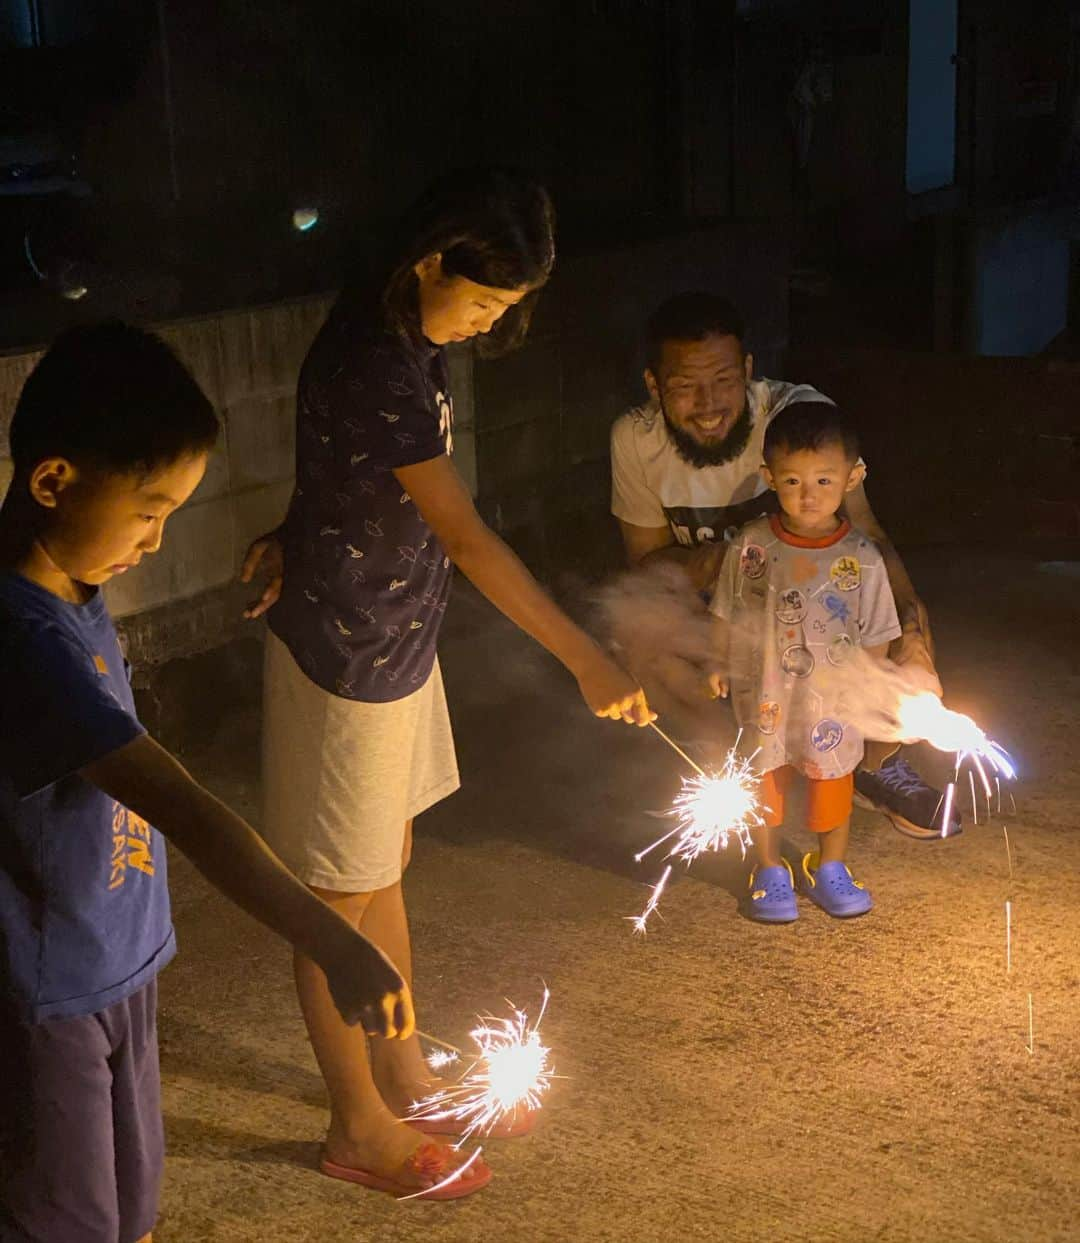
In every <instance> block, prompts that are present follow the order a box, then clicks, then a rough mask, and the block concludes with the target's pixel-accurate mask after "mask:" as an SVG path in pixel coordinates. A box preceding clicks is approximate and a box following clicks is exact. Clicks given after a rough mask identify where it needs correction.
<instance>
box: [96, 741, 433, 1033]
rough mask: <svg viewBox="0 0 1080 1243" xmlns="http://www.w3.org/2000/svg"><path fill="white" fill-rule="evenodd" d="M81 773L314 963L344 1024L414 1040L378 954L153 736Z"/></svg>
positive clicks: (399, 989)
mask: <svg viewBox="0 0 1080 1243" xmlns="http://www.w3.org/2000/svg"><path fill="white" fill-rule="evenodd" d="M80 775H81V776H82V777H84V778H85V779H86V780H87V781H90V782H93V784H94V785H96V786H97V787H98V788H99V789H101V790H103V791H104V792H105V793H106V794H108V795H109V796H110V797H111V798H114V799H116V801H117V802H118V803H122V804H123V805H124V806H125V807H127V808H129V809H130V810H131V811H133V812H135V813H136V814H137V815H139V816H142V817H143V819H144V820H147V821H148V822H149V823H150V824H152V825H154V826H155V828H157V829H158V830H159V831H160V832H161V833H163V834H164V835H165V836H166V837H167V838H168V839H169V841H171V842H172V843H173V844H174V845H175V846H176V847H177V849H179V850H181V851H182V852H183V853H184V854H185V855H187V857H188V858H189V859H190V860H191V861H192V863H194V864H195V866H196V867H197V868H198V869H199V871H200V872H202V874H203V875H204V876H205V877H206V879H207V880H208V881H210V883H211V884H212V885H214V886H215V887H216V888H218V889H220V890H221V892H222V893H223V894H225V896H226V897H227V898H229V899H231V901H233V902H235V903H236V905H237V906H239V907H241V908H242V909H243V910H245V911H247V912H248V914H249V915H252V916H254V917H255V918H256V919H257V920H259V921H260V923H263V924H265V925H266V926H267V927H268V928H270V929H271V930H272V931H273V932H276V933H278V935H279V936H282V937H284V938H285V940H287V941H289V942H291V943H292V944H293V945H294V946H296V948H297V949H299V950H300V951H301V952H302V953H304V954H306V955H307V956H308V957H309V958H311V959H312V960H313V961H315V962H317V963H318V964H319V966H320V967H322V969H323V970H324V971H325V972H326V977H327V982H328V984H329V986H330V992H331V994H332V996H333V998H334V1002H335V1003H336V1005H337V1007H338V1009H339V1010H340V1011H341V1014H342V1017H343V1018H344V1019H345V1021H346V1022H347V1023H357V1022H359V1023H362V1024H363V1027H364V1030H365V1031H366V1032H368V1033H369V1034H371V1035H380V1036H391V1037H393V1036H396V1037H400V1038H402V1039H404V1038H405V1037H407V1036H410V1035H411V1034H412V1031H413V1028H414V1025H415V1019H414V1016H413V1008H412V998H411V996H410V994H409V989H408V988H407V987H406V985H405V982H404V980H403V979H402V978H401V976H400V975H399V974H398V972H397V970H396V968H395V967H394V966H393V965H392V964H391V963H390V961H389V960H388V959H387V958H386V957H385V955H384V954H383V953H382V951H381V950H379V949H378V948H377V947H376V946H374V945H372V943H371V942H370V941H369V940H368V939H367V938H366V937H364V936H362V935H361V934H360V933H359V932H357V931H356V929H355V928H353V927H351V926H350V925H349V924H348V923H347V922H346V921H345V920H344V919H342V918H341V917H340V916H339V915H338V914H337V913H336V912H335V911H334V910H332V909H331V908H330V907H329V906H328V905H327V904H326V903H325V902H322V901H321V900H320V899H318V898H317V897H315V895H314V894H312V893H311V892H310V891H309V890H308V889H307V888H305V886H304V885H303V884H301V882H300V881H299V880H297V879H296V877H295V876H293V874H292V873H291V872H290V871H288V869H287V868H286V867H285V865H284V864H283V863H282V862H281V861H280V860H279V859H278V858H277V856H276V855H275V854H274V853H273V852H272V851H271V850H270V849H269V848H268V847H267V846H266V845H265V843H264V842H263V841H262V839H261V838H260V837H259V835H258V834H257V833H256V832H255V830H254V829H252V828H251V826H250V825H249V824H248V823H247V822H246V821H245V820H243V819H241V818H240V817H239V816H238V815H236V813H235V812H232V811H230V810H229V808H228V807H226V806H225V804H224V803H222V802H221V801H220V800H219V799H217V798H215V797H214V796H213V795H212V794H211V793H210V792H209V791H208V790H205V789H203V787H202V786H201V785H199V783H198V782H197V781H196V780H195V779H194V778H193V777H192V776H191V774H190V773H189V772H188V771H187V770H186V769H185V768H184V767H183V766H182V765H181V764H180V763H178V762H177V760H175V759H174V758H173V757H172V756H171V755H170V754H169V753H168V751H166V750H165V749H164V748H163V747H161V746H159V745H158V743H156V742H155V741H154V740H153V739H152V738H150V737H148V736H147V735H142V736H141V737H139V738H136V739H135V740H134V741H132V742H129V743H128V744H127V745H126V746H123V747H119V748H117V750H115V751H112V752H111V753H110V754H109V755H106V756H105V757H104V758H103V759H100V760H96V761H95V762H94V763H92V764H89V765H87V766H86V767H85V768H83V769H81V770H80Z"/></svg>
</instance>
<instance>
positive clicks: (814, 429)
mask: <svg viewBox="0 0 1080 1243" xmlns="http://www.w3.org/2000/svg"><path fill="white" fill-rule="evenodd" d="M825 445H839V446H840V447H841V448H842V449H843V450H844V456H845V457H846V458H847V460H848V461H849V462H855V461H857V460H858V457H859V437H858V433H857V432H856V431H855V421H854V420H853V419H852V418H851V416H850V415H848V414H845V413H844V411H843V410H841V409H840V408H839V406H834V405H833V404H832V402H830V401H793V402H792V403H791V405H790V406H785V407H784V409H783V410H781V411H780V413H779V414H778V415H776V417H775V418H774V419H772V420H771V421H770V422H769V425H768V426H767V427H766V428H765V444H764V448H763V450H762V452H763V456H764V458H765V461H766V462H768V461H769V458H770V457H772V456H773V455H774V454H775V453H776V452H777V451H778V450H780V449H789V450H790V449H794V450H796V451H798V450H800V449H822V448H824V447H825Z"/></svg>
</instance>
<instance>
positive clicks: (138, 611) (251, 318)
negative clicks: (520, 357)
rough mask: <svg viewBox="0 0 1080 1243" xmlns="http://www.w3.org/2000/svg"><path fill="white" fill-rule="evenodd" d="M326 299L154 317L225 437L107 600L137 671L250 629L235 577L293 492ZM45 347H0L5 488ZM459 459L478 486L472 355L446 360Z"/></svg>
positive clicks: (0, 475)
mask: <svg viewBox="0 0 1080 1243" xmlns="http://www.w3.org/2000/svg"><path fill="white" fill-rule="evenodd" d="M331 303H332V297H331V296H329V295H327V296H324V297H317V298H306V299H301V300H298V301H293V302H287V303H282V304H280V305H277V306H270V307H261V308H255V309H252V310H246V311H237V312H231V313H229V314H223V315H215V316H209V317H206V318H201V319H191V320H185V321H182V322H178V323H172V324H165V325H159V326H157V327H156V331H157V332H158V333H159V335H160V336H161V337H163V338H164V340H165V341H167V342H168V343H169V345H171V346H172V347H173V349H175V350H176V352H177V354H179V356H180V357H181V358H182V359H183V360H184V362H185V363H187V365H188V366H189V367H190V368H191V370H192V372H193V374H194V376H195V378H196V379H197V380H198V382H199V384H200V385H201V386H202V388H203V390H204V391H205V392H206V394H207V396H208V397H209V398H210V400H211V401H212V402H213V403H214V407H215V408H216V410H217V411H218V414H219V416H220V418H221V422H222V433H221V439H220V440H219V442H218V448H217V449H216V451H215V452H214V454H213V456H212V457H211V460H210V465H209V467H208V469H207V472H206V475H205V477H204V478H203V481H202V483H201V484H200V485H199V487H198V488H197V489H196V491H195V493H194V494H193V496H192V498H191V500H190V501H188V503H187V504H186V505H185V506H184V507H183V509H181V510H179V511H178V512H177V513H176V514H175V515H174V516H173V517H172V518H170V519H169V523H168V526H167V528H166V533H165V540H164V542H163V544H162V547H161V550H160V551H159V552H158V553H157V554H156V555H155V556H153V557H148V558H146V559H145V560H144V561H143V563H142V564H141V565H140V566H139V568H138V569H137V570H135V571H133V572H132V573H129V574H127V575H124V576H123V577H121V578H116V579H114V580H113V581H112V582H111V583H109V584H108V586H107V587H106V588H105V595H106V599H107V600H108V604H109V608H110V610H111V612H112V614H113V616H114V617H116V618H117V619H119V621H120V628H121V630H122V632H123V633H124V635H125V638H126V641H127V646H128V654H129V658H130V659H131V661H132V664H134V665H135V666H136V668H137V669H138V670H146V669H147V668H149V667H151V666H154V665H158V664H162V663H164V662H166V661H168V660H172V659H174V658H176V657H184V656H190V655H192V654H194V653H197V652H201V651H205V650H207V649H210V648H214V647H217V646H220V645H222V644H224V643H227V642H229V641H230V640H232V639H234V638H236V637H238V636H240V635H242V634H244V633H245V632H247V631H251V630H252V629H253V627H252V626H251V625H250V623H245V622H243V620H242V619H241V611H242V607H243V603H244V601H245V600H246V599H247V598H248V597H249V596H250V593H251V590H252V589H251V588H247V587H243V586H242V585H240V584H238V583H237V582H236V574H237V571H238V570H239V567H240V563H241V561H242V559H243V556H244V553H245V551H246V550H247V548H248V545H249V544H250V543H251V541H252V539H254V538H255V537H256V536H258V535H260V534H262V533H263V532H264V531H267V530H270V529H272V528H273V527H275V526H276V525H277V524H278V522H280V520H281V518H282V517H283V516H284V513H285V509H286V506H287V505H288V501H289V496H290V494H291V491H292V480H293V468H294V451H295V413H296V380H297V376H298V374H299V370H300V365H301V363H302V362H303V359H304V355H305V354H306V353H307V350H308V347H309V345H310V344H311V341H312V340H313V338H314V336H315V333H316V332H317V331H318V329H319V327H320V325H321V324H322V322H323V320H324V318H325V316H326V314H327V311H328V310H329V308H330V305H331ZM40 357H41V351H40V350H31V351H27V352H25V353H18V354H6V355H0V431H2V438H0V491H4V490H6V488H7V485H8V482H9V480H10V477H11V463H10V460H9V459H8V457H7V441H6V438H7V427H8V424H9V422H10V420H11V415H12V412H13V411H14V408H15V402H16V400H17V398H18V395H19V391H20V390H21V388H22V384H23V382H24V381H25V379H26V377H27V376H28V375H29V374H30V371H31V369H32V368H33V366H34V364H35V363H36V362H37V360H38V359H39V358H40ZM451 373H452V381H453V383H454V391H455V392H456V393H457V394H458V397H457V399H456V401H455V406H456V410H457V415H458V428H457V438H456V456H457V461H458V465H459V467H460V469H461V471H462V474H463V475H464V476H465V478H466V480H467V481H468V482H469V483H470V485H471V486H472V487H473V488H474V489H475V486H476V464H475V456H474V439H473V426H472V424H473V416H472V392H471V385H472V363H471V358H470V356H469V355H468V354H467V353H464V352H461V351H457V352H455V353H454V355H453V357H452V358H451Z"/></svg>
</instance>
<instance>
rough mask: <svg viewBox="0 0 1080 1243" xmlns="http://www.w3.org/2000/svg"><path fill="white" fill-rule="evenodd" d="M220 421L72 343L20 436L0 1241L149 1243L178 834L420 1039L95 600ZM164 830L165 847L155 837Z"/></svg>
mask: <svg viewBox="0 0 1080 1243" xmlns="http://www.w3.org/2000/svg"><path fill="white" fill-rule="evenodd" d="M217 431H218V426H217V419H216V417H215V415H214V412H213V409H212V408H211V406H210V403H209V402H208V401H207V399H206V398H205V396H204V395H203V394H202V392H201V391H200V390H199V388H198V386H197V385H196V383H195V381H194V380H193V379H192V378H191V376H190V375H189V373H188V372H187V371H186V370H185V368H184V367H183V366H182V365H181V364H180V363H179V362H178V360H177V359H176V358H175V356H174V355H173V354H172V353H171V352H170V350H169V349H168V347H167V346H165V345H164V344H163V343H162V342H161V341H160V340H158V339H157V338H156V337H154V336H151V335H149V334H147V333H144V332H142V331H140V330H138V329H135V328H131V327H127V326H125V325H123V324H106V325H102V326H100V327H95V328H80V329H74V330H72V331H70V332H68V333H66V334H65V335H64V336H62V337H61V338H60V339H59V340H58V341H57V342H56V344H55V345H54V346H53V347H52V348H51V349H50V350H49V351H48V353H47V354H46V355H45V357H44V358H43V359H42V360H41V362H40V363H39V364H38V366H37V367H36V369H35V370H34V372H33V373H32V375H31V376H30V378H29V379H28V380H27V382H26V385H25V387H24V389H23V391H22V394H21V396H20V398H19V402H18V406H17V408H16V410H15V415H14V418H13V421H12V424H11V432H10V439H11V455H12V459H13V462H14V479H13V481H12V484H11V488H10V490H9V491H8V494H7V497H6V499H5V500H4V503H3V507H2V509H0V685H2V686H3V693H2V695H0V1064H2V1065H3V1075H2V1076H0V1240H3V1243H9V1241H14V1240H19V1241H24V1240H43V1241H44V1240H48V1241H49V1243H61V1241H63V1243H91V1241H92V1243H106V1241H108V1243H135V1241H136V1240H140V1241H142V1240H146V1239H149V1232H150V1230H151V1228H152V1226H153V1223H154V1218H155V1216H156V1210H157V1195H158V1187H159V1184H160V1178H161V1169H162V1157H163V1142H162V1120H161V1108H160V1100H159V1080H158V1066H157V1043H156V1029H155V997H156V991H155V990H156V977H157V973H158V972H159V971H160V970H161V969H162V967H164V966H165V964H166V963H167V962H168V961H169V960H170V959H171V958H172V956H173V954H174V952H175V948H176V947H175V940H174V937H173V930H172V923H171V920H170V916H169V896H168V891H167V888H166V880H165V848H164V843H163V841H162V839H161V836H160V834H159V830H160V833H164V834H165V836H167V837H168V838H169V839H170V840H171V841H172V842H173V843H174V844H175V845H176V846H177V847H178V848H179V849H180V850H182V851H183V852H184V853H185V854H186V855H187V856H188V857H189V858H190V859H191V860H192V861H193V862H194V863H195V865H196V866H197V867H198V868H199V869H200V870H201V871H202V872H203V873H204V875H205V876H206V877H207V879H208V880H210V881H211V883H213V884H214V885H216V886H217V887H218V888H219V889H221V890H222V892H223V893H225V894H226V895H227V896H228V897H230V898H231V899H232V900H233V901H234V902H236V903H237V904H238V905H239V906H241V907H243V908H244V909H245V910H246V911H248V912H249V913H250V914H251V915H253V916H254V917H255V918H257V919H259V920H261V921H262V922H263V923H265V924H266V925H268V926H269V927H270V928H271V929H273V930H274V931H275V932H277V933H279V934H280V935H282V936H283V937H285V938H286V939H287V940H289V941H291V942H292V943H293V944H294V945H296V946H298V947H300V948H301V949H302V950H303V951H304V953H306V954H310V955H311V956H312V957H313V958H314V959H315V960H316V961H317V962H319V963H320V965H322V966H323V968H324V970H325V971H326V973H327V976H328V977H329V980H330V986H331V988H332V990H333V993H334V997H335V999H336V1001H337V1004H338V1006H339V1008H340V1009H341V1012H342V1014H343V1016H344V1017H345V1018H346V1019H347V1020H348V1021H351V1022H356V1021H360V1022H362V1023H363V1025H364V1028H365V1030H367V1031H369V1032H371V1033H372V1034H381V1035H386V1036H399V1037H406V1036H408V1035H409V1034H410V1033H411V1031H412V1027H413V1017H412V1003H411V999H410V996H409V991H408V988H407V987H406V985H405V983H404V981H403V980H402V978H401V976H400V975H399V974H398V973H397V971H396V970H395V969H394V967H393V966H392V965H391V964H390V963H389V961H388V960H387V959H386V958H385V957H384V956H383V955H382V954H381V952H380V951H379V950H378V949H377V948H376V947H375V946H373V945H372V944H371V943H370V942H369V941H368V940H367V939H366V938H365V937H363V936H361V935H360V933H359V932H357V931H356V929H354V928H353V927H351V926H350V925H349V924H347V923H346V922H345V921H344V920H343V919H341V918H340V917H339V916H338V915H337V914H336V913H335V912H333V911H332V910H331V909H330V907H328V906H327V905H325V904H324V903H323V902H321V901H319V900H318V899H317V898H315V897H314V896H313V895H312V894H311V893H310V892H309V891H308V890H307V889H306V888H305V887H304V886H303V885H302V884H301V883H300V882H299V881H297V880H296V879H295V878H294V877H293V876H292V875H291V874H290V873H289V872H287V871H286V870H285V868H284V867H283V866H282V865H281V864H280V863H279V861H278V860H277V859H276V857H275V856H274V855H273V854H271V853H270V851H269V850H268V849H267V848H266V847H265V846H264V845H263V844H262V842H261V840H260V838H259V837H258V836H257V835H256V833H255V832H254V830H252V829H251V828H250V827H249V826H248V825H247V824H246V823H245V822H244V821H243V820H241V819H240V818H239V817H238V816H236V815H234V814H233V813H232V812H231V811H229V810H228V808H226V807H225V806H224V805H223V804H221V803H220V802H218V800H217V799H215V798H214V797H213V796H212V795H211V794H209V793H207V791H206V790H204V789H203V788H202V787H201V786H200V785H198V783H197V782H195V781H194V780H193V778H192V777H191V776H190V775H189V774H188V773H187V772H186V771H185V770H184V769H183V768H182V767H181V766H180V764H178V763H177V762H176V760H174V759H173V758H172V756H170V755H169V754H168V753H167V752H166V751H164V750H163V749H162V748H161V747H159V746H158V745H157V743H155V742H154V741H153V740H152V739H151V738H150V737H148V736H147V734H146V733H145V731H144V730H143V728H142V726H141V725H140V724H139V722H138V720H137V719H136V716H135V707H134V703H133V700H132V695H131V689H130V686H129V684H128V678H127V672H126V667H125V662H124V659H123V656H122V655H121V651H120V647H119V645H118V643H117V638H116V633H115V631H114V629H113V626H112V622H111V620H110V618H109V615H108V612H107V611H106V609H105V605H104V602H103V600H102V597H101V594H100V591H99V588H100V586H101V584H102V583H104V582H106V581H108V580H109V579H110V578H112V576H113V575H114V574H122V573H125V572H126V571H127V570H129V569H131V568H132V567H133V566H134V565H136V564H137V563H138V562H139V560H140V558H141V557H143V556H144V555H145V554H147V553H152V552H155V551H156V550H157V548H158V547H159V545H160V543H161V538H162V531H163V528H164V526H165V522H166V520H167V519H168V517H169V515H170V514H171V513H172V512H173V511H174V510H176V509H177V508H178V507H179V506H180V505H182V504H183V503H184V501H185V500H187V498H188V497H189V496H190V495H191V493H192V491H193V490H194V489H195V487H196V485H197V484H198V483H199V480H200V479H201V478H202V475H203V472H204V470H205V467H206V461H207V455H208V454H209V452H210V450H211V448H212V447H213V445H214V442H215V440H216V437H217ZM151 826H156V827H151Z"/></svg>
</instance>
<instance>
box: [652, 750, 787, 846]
mask: <svg viewBox="0 0 1080 1243" xmlns="http://www.w3.org/2000/svg"><path fill="white" fill-rule="evenodd" d="M752 760H753V756H751V757H750V759H743V758H742V757H740V756H737V755H736V754H735V750H734V748H733V749H732V750H731V751H729V752H728V754H727V758H726V759H725V760H724V764H723V767H722V768H721V769H720V771H719V772H716V773H702V774H701V775H700V776H697V777H684V778H683V784H682V790H681V791H680V792H679V795H678V797H677V798H676V799H675V802H674V803H673V804H672V808H671V811H670V812H669V815H672V816H674V817H675V818H676V820H677V821H678V823H677V824H676V826H675V827H674V828H673V829H671V830H670V832H667V833H665V834H664V835H663V837H658V838H657V839H656V841H655V842H653V843H652V845H651V846H646V847H645V849H644V850H642V851H639V852H638V853H637V854H636V855H635V856H634V858H635V860H636V861H637V862H638V863H640V862H641V860H642V859H644V858H645V856H646V855H648V854H651V853H652V851H654V850H655V849H656V848H657V846H662V845H663V844H664V843H665V842H668V841H670V840H671V839H672V838H675V843H674V845H673V846H672V847H671V849H670V850H669V851H668V852H667V855H666V856H665V858H668V859H682V860H684V861H685V862H686V863H693V861H694V860H695V859H696V858H697V857H698V855H701V854H704V852H705V851H706V850H722V849H723V848H724V847H725V846H726V845H727V844H728V841H729V840H730V839H731V838H733V837H734V838H735V839H736V840H737V841H738V843H739V846H740V847H741V848H742V851H743V854H745V853H746V848H747V846H749V845H750V831H751V829H754V828H756V827H758V826H759V825H761V824H763V823H764V822H763V820H762V818H761V814H760V811H759V807H758V802H757V797H756V794H755V790H756V787H757V775H756V773H755V772H754V770H753V769H752V768H751V767H750V764H751V761H752Z"/></svg>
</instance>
